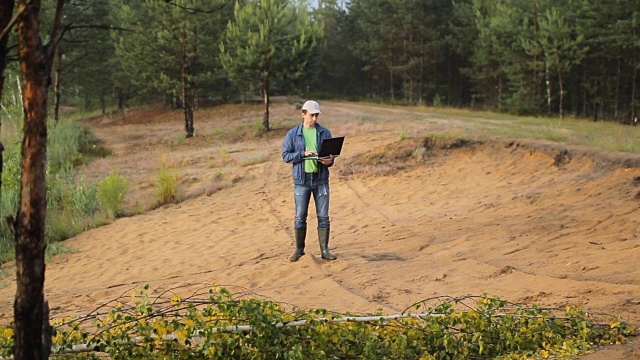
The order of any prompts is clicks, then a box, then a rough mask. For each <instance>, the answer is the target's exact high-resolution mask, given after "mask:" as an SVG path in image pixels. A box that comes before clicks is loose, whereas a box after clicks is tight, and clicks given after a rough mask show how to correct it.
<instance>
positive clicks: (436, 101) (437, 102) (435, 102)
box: [433, 94, 442, 109]
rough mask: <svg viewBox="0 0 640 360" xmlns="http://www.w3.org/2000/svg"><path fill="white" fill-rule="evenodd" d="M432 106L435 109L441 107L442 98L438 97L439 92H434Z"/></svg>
mask: <svg viewBox="0 0 640 360" xmlns="http://www.w3.org/2000/svg"><path fill="white" fill-rule="evenodd" d="M433 107H434V108H436V109H440V108H441V107H442V99H441V98H440V94H436V96H434V97H433Z"/></svg>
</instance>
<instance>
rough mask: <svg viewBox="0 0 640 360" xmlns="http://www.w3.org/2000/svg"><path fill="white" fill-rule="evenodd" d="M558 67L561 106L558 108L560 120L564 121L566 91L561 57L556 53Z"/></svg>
mask: <svg viewBox="0 0 640 360" xmlns="http://www.w3.org/2000/svg"><path fill="white" fill-rule="evenodd" d="M556 66H557V67H558V86H559V87H560V105H559V106H558V109H559V110H558V111H559V113H560V119H562V116H563V113H562V110H563V107H564V89H563V87H562V68H561V67H560V55H559V54H558V53H557V52H556Z"/></svg>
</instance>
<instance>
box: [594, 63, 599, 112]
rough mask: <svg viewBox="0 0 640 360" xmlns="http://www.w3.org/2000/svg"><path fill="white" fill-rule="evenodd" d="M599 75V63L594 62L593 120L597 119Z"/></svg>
mask: <svg viewBox="0 0 640 360" xmlns="http://www.w3.org/2000/svg"><path fill="white" fill-rule="evenodd" d="M599 76H600V64H596V78H595V80H594V85H593V121H598V77H599Z"/></svg>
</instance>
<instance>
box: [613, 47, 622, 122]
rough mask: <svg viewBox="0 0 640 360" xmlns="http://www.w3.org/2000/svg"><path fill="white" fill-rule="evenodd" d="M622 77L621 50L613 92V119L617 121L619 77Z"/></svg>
mask: <svg viewBox="0 0 640 360" xmlns="http://www.w3.org/2000/svg"><path fill="white" fill-rule="evenodd" d="M621 76H622V54H621V50H618V73H617V76H616V91H615V99H614V101H613V117H614V118H615V119H616V120H619V116H620V106H619V102H620V77H621Z"/></svg>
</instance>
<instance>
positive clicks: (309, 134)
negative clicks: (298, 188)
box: [302, 126, 318, 173]
mask: <svg viewBox="0 0 640 360" xmlns="http://www.w3.org/2000/svg"><path fill="white" fill-rule="evenodd" d="M302 135H303V136H304V149H305V150H313V151H317V150H318V149H316V145H317V143H318V140H317V136H318V135H317V131H316V127H315V126H314V127H313V128H311V129H305V128H304V127H303V128H302ZM304 172H306V173H315V172H318V163H317V162H316V161H315V160H305V161H304Z"/></svg>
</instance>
